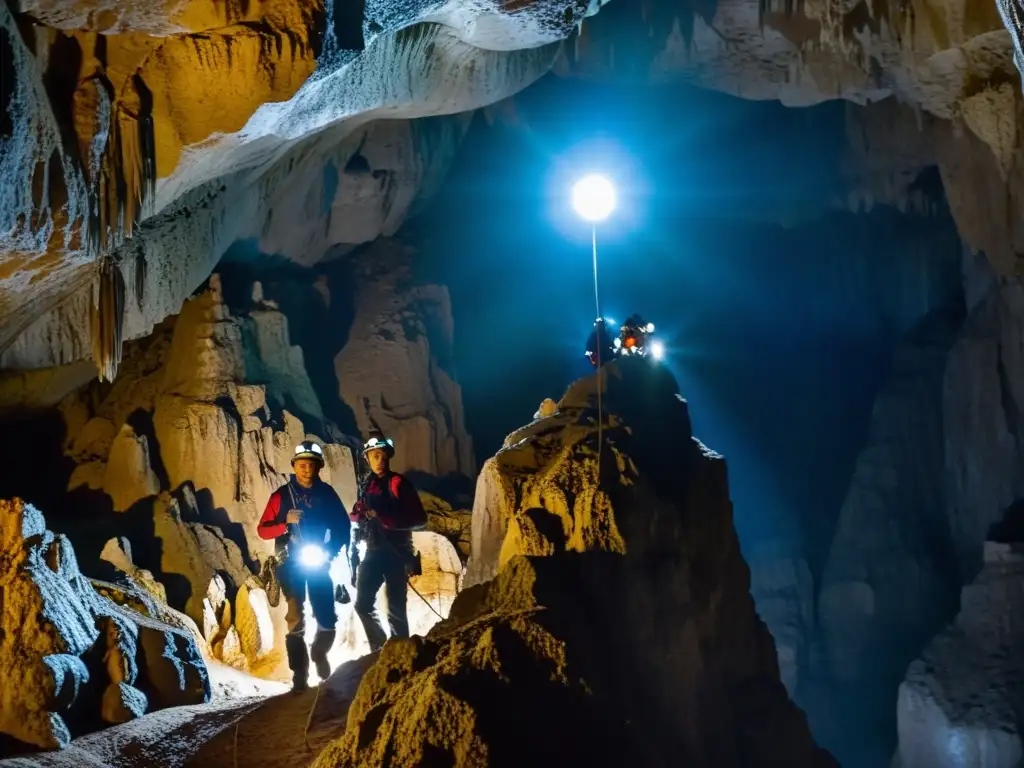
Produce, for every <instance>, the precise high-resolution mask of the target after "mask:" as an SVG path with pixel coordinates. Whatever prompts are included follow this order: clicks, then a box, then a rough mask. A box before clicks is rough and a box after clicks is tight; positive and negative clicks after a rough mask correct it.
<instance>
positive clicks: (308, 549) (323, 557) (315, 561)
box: [299, 544, 327, 568]
mask: <svg viewBox="0 0 1024 768" xmlns="http://www.w3.org/2000/svg"><path fill="white" fill-rule="evenodd" d="M299 560H300V561H301V562H302V564H303V565H304V566H306V567H307V568H319V567H320V566H321V565H323V564H324V563H326V562H327V551H326V550H325V549H324V548H323V547H321V546H320V545H319V544H307V545H306V546H304V547H303V548H302V551H301V552H299Z"/></svg>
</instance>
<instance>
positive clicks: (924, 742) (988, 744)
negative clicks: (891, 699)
mask: <svg viewBox="0 0 1024 768" xmlns="http://www.w3.org/2000/svg"><path fill="white" fill-rule="evenodd" d="M1011 528H1013V529H1014V530H1011ZM1002 529H1003V530H1002V531H997V532H995V535H993V536H992V538H994V539H999V540H998V541H986V542H985V543H984V546H983V552H984V555H983V562H984V565H983V567H982V569H981V572H980V573H979V574H978V575H977V577H976V578H975V579H974V581H973V582H972V583H970V584H968V585H967V586H965V587H964V588H963V591H962V592H961V596H960V613H959V614H958V615H957V617H956V621H955V622H954V623H953V624H952V625H950V626H949V627H948V628H946V629H945V630H944V631H943V632H941V633H940V634H939V635H938V636H937V637H936V638H935V639H934V640H932V642H931V643H929V644H928V646H927V647H926V648H925V649H924V651H923V652H922V654H921V656H920V658H919V659H918V660H916V661H914V662H913V663H912V664H911V665H910V667H909V668H908V669H907V674H906V679H905V680H904V681H903V684H902V685H900V690H899V702H898V705H897V708H896V716H897V721H898V729H899V750H898V753H897V760H896V761H894V765H896V766H898V768H959V766H964V765H970V766H976V767H977V768H1016V766H1018V765H1020V761H1021V760H1022V759H1024V720H1022V715H1021V713H1022V712H1024V514H1022V513H1021V508H1020V504H1019V503H1018V504H1017V505H1015V506H1014V507H1013V508H1011V510H1010V512H1009V513H1008V515H1007V519H1006V523H1005V524H1004V525H1003V526H1002Z"/></svg>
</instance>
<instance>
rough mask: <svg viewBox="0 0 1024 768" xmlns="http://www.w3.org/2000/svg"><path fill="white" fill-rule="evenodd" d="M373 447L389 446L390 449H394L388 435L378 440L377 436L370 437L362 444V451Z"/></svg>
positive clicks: (393, 444) (386, 447)
mask: <svg viewBox="0 0 1024 768" xmlns="http://www.w3.org/2000/svg"><path fill="white" fill-rule="evenodd" d="M374 448H383V449H384V450H387V449H388V448H390V449H391V450H395V443H394V442H393V441H392V440H391V438H390V437H387V438H384V439H383V440H380V439H379V438H376V437H371V438H370V439H369V440H367V441H366V444H365V445H364V446H363V451H364V452H365V451H372V450H373V449H374Z"/></svg>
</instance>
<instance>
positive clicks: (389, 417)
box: [334, 239, 475, 477]
mask: <svg viewBox="0 0 1024 768" xmlns="http://www.w3.org/2000/svg"><path fill="white" fill-rule="evenodd" d="M412 257H413V250H412V249H411V248H408V247H405V246H403V245H401V244H400V243H398V242H396V241H393V240H386V239H382V240H378V241H377V242H375V243H374V244H373V246H372V247H371V249H370V250H369V251H368V252H366V253H364V254H361V255H360V258H358V259H357V260H356V263H355V269H356V271H357V275H356V278H355V279H356V281H357V284H356V289H355V305H356V313H355V319H354V320H353V322H352V327H351V329H350V330H349V336H348V341H347V343H346V344H345V347H344V348H343V349H342V350H341V352H340V353H339V354H338V356H337V357H336V358H335V362H334V366H335V371H336V372H337V376H338V383H339V387H340V393H341V399H342V400H344V401H345V403H346V404H348V406H349V407H350V408H351V409H352V411H353V413H354V414H355V417H356V423H357V425H358V427H359V431H360V432H361V433H362V434H363V435H364V436H365V435H367V434H368V433H369V432H370V431H372V430H374V429H379V430H382V431H383V432H384V433H385V434H386V435H388V436H389V437H391V438H393V439H394V441H395V457H394V460H393V466H394V468H395V469H396V470H397V471H399V472H407V471H409V470H419V471H422V472H427V473H429V474H431V475H439V476H441V475H448V474H462V475H466V476H469V477H472V476H473V474H474V470H475V466H474V461H473V447H472V442H471V441H470V437H469V434H468V433H467V432H466V427H465V421H464V417H463V413H462V393H461V390H460V388H459V385H458V384H456V383H455V381H454V380H453V379H452V377H451V375H450V374H449V373H448V372H447V371H446V370H445V366H447V365H450V363H451V359H452V314H451V299H450V298H449V296H448V291H447V289H446V288H444V287H442V286H437V285H419V284H416V283H414V282H413V279H412V270H411V260H412Z"/></svg>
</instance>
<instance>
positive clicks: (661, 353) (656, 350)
mask: <svg viewBox="0 0 1024 768" xmlns="http://www.w3.org/2000/svg"><path fill="white" fill-rule="evenodd" d="M651 355H652V356H653V357H654V359H655V360H661V359H662V358H663V357H665V345H664V344H662V343H661V342H660V341H652V342H651Z"/></svg>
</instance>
